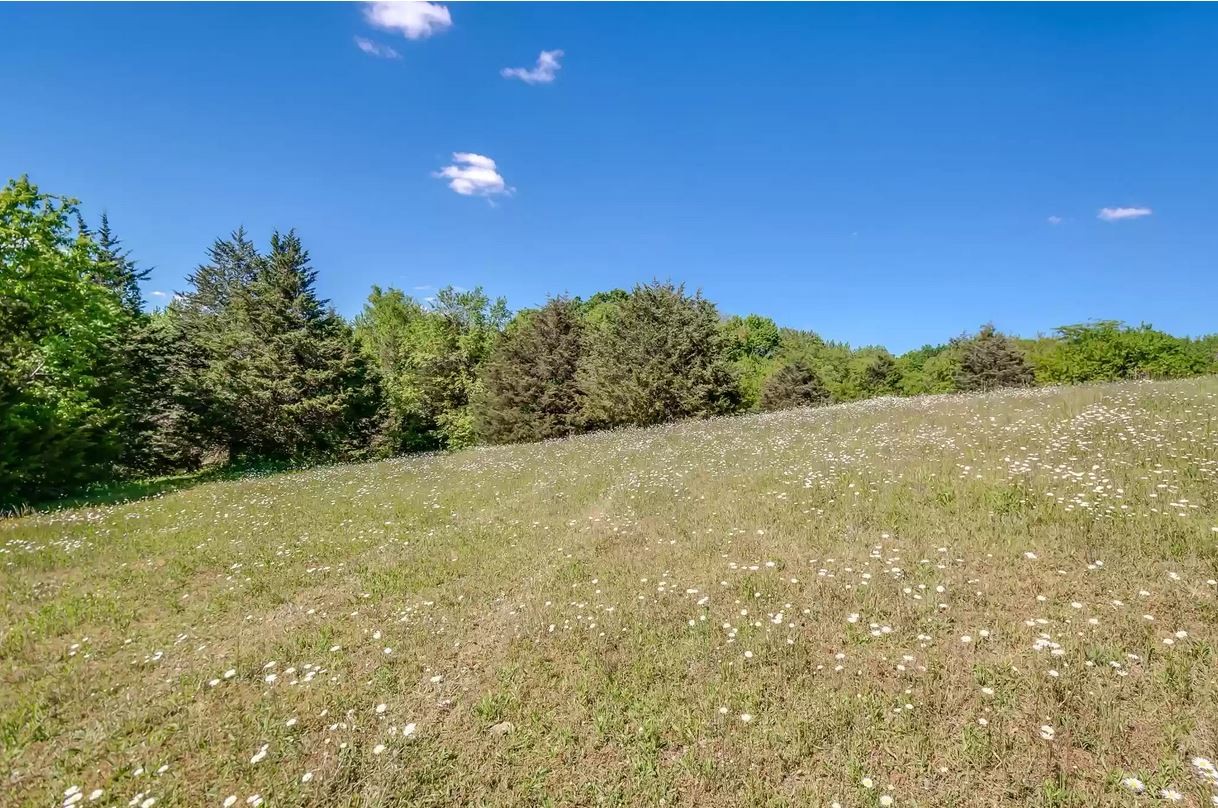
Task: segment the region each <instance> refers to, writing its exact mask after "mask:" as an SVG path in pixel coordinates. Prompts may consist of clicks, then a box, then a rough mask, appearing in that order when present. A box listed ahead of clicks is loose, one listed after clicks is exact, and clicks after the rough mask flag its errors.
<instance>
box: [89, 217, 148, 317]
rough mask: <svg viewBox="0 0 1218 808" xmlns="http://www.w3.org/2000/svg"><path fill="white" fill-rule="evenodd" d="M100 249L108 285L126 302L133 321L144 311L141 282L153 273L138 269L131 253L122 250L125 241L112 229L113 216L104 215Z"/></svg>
mask: <svg viewBox="0 0 1218 808" xmlns="http://www.w3.org/2000/svg"><path fill="white" fill-rule="evenodd" d="M97 249H98V253H99V255H100V259H99V262H98V263H99V264H100V266H101V267H102V272H103V277H104V278H105V283H106V285H108V286H109V287H110V288H111V289H113V290H114V292H115V293H116V294H117V295H118V296H119V298H120V299H121V300H122V301H123V307H124V308H125V309H126V310H127V313H128V314H129V315H130V316H131V317H132V318H139V317H140V315H141V314H143V311H144V294H143V292H142V291H141V290H140V281H144V280H147V279H148V275H149V272H150V270H148V269H146V268H141V267H139V266H138V265H137V264H136V262H135V261H133V260H132V259H131V253H130V251H128V250H125V249H123V246H122V242H121V241H119V239H118V238H117V237H116V236H115V235H114V232H113V231H112V230H111V229H110V217H109V216H107V215H106V214H105V213H102V215H101V224H100V225H99V226H98V228H97Z"/></svg>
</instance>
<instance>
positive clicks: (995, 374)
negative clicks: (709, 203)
mask: <svg viewBox="0 0 1218 808" xmlns="http://www.w3.org/2000/svg"><path fill="white" fill-rule="evenodd" d="M147 274H148V273H147V271H146V270H144V269H142V268H140V267H139V266H138V265H137V264H136V263H135V261H133V260H132V258H131V256H130V253H129V252H128V251H127V250H126V249H125V248H124V247H123V245H122V244H121V242H120V241H119V239H118V237H117V236H116V235H115V233H114V232H113V230H112V229H111V226H110V221H109V218H108V217H106V216H103V217H102V218H101V221H100V223H99V227H98V229H97V231H96V232H95V233H94V232H90V231H89V230H88V228H87V227H86V225H85V222H84V220H83V218H82V217H81V215H80V214H79V212H78V211H77V209H76V207H75V203H74V202H73V201H72V200H69V199H63V198H59V197H54V196H49V195H45V194H41V193H39V191H38V189H37V188H36V187H34V186H33V185H32V184H30V183H29V181H28V180H26V179H24V178H23V179H21V180H15V181H12V182H10V183H9V184H8V185H7V186H6V187H5V188H4V189H3V191H2V192H0V506H5V505H8V506H11V505H14V504H20V503H23V502H29V501H34V500H38V499H45V498H48V497H52V496H59V495H62V494H64V493H66V492H69V491H70V490H73V489H75V488H78V487H80V486H81V485H85V484H89V483H92V482H96V481H100V480H106V479H114V478H122V477H135V476H141V475H152V474H168V473H172V472H176V471H183V470H193V469H197V468H199V467H201V466H204V465H207V464H208V463H215V462H218V461H228V462H232V463H240V464H243V465H245V464H251V463H252V464H262V463H265V462H267V461H270V462H273V463H281V462H282V463H295V462H297V461H323V460H328V459H335V458H352V457H362V456H366V455H368V454H371V453H387V452H397V451H415V450H426V449H451V448H459V447H463V446H468V445H470V444H472V443H475V442H476V441H477V440H482V441H485V442H496V443H497V442H509V441H526V440H541V439H547V438H552V437H561V436H565V435H572V434H576V433H578V432H581V431H583V430H585V429H592V428H599V427H613V426H618V425H649V424H657V423H662V422H665V421H670V420H673V419H677V418H683V417H690V416H694V417H703V416H710V415H716V414H721V413H731V412H741V411H744V410H750V409H757V408H764V409H767V410H773V409H781V408H784V407H795V406H810V405H817V404H823V403H826V402H828V401H850V400H855V399H860V398H866V397H869V396H878V395H896V394H904V395H916V394H925V393H944V392H952V391H954V390H989V389H994V388H998V387H1010V386H1021V385H1027V384H1031V383H1033V382H1036V383H1040V384H1055V383H1070V382H1089V381H1111V380H1119V379H1143V378H1180V377H1185V376H1192V375H1197V374H1201V373H1214V372H1218V335H1210V336H1206V337H1201V338H1197V339H1189V338H1182V337H1175V336H1172V335H1170V334H1167V333H1164V332H1162V331H1158V330H1156V329H1154V328H1151V327H1150V326H1149V325H1142V326H1139V327H1136V328H1133V327H1128V326H1125V325H1124V324H1122V323H1120V322H1116V321H1100V322H1095V323H1088V324H1084V325H1070V326H1062V327H1061V328H1059V329H1058V330H1057V332H1056V333H1055V334H1054V335H1052V336H1046V337H1040V338H1037V339H1033V340H1018V339H1013V338H1010V337H1006V336H1004V335H1002V334H1000V333H999V332H997V331H996V330H995V329H994V328H993V326H989V325H987V326H983V327H982V328H981V330H980V331H979V332H978V333H977V334H975V335H973V336H967V337H960V338H957V339H955V340H952V341H951V343H950V344H947V345H926V346H923V347H922V348H919V349H916V350H913V351H909V352H908V353H906V354H904V355H902V356H901V357H899V358H897V357H894V356H893V355H892V354H890V353H889V352H888V351H887V350H885V349H883V348H881V347H876V346H870V347H863V348H858V349H854V348H851V347H850V346H849V345H846V344H844V343H836V342H827V341H825V340H823V339H821V338H820V337H819V336H818V335H816V334H814V333H812V332H810V331H797V330H792V329H780V328H778V327H777V325H776V324H775V323H774V322H773V321H772V320H770V319H769V318H766V317H761V316H758V315H753V314H750V315H747V316H744V317H730V318H727V319H725V320H721V319H720V318H719V316H718V314H717V312H716V309H715V306H714V305H713V304H712V303H710V302H709V301H707V300H705V299H703V298H702V297H701V296H700V295H698V294H695V295H687V294H686V293H685V291H684V288H683V287H681V286H676V285H673V284H671V283H658V282H657V283H652V284H647V285H642V286H638V287H635V289H634V290H633V291H631V292H626V291H623V290H621V289H613V290H610V291H607V292H598V293H596V294H594V295H592V296H591V297H590V298H588V299H587V300H580V299H578V298H575V299H567V298H557V299H554V300H551V301H549V302H548V303H547V304H546V305H545V306H543V307H541V308H539V309H535V310H527V311H522V312H520V313H519V314H518V315H517V317H516V318H515V319H514V320H512V321H511V322H510V323H509V313H508V309H507V304H506V302H505V301H504V300H503V299H498V300H491V299H490V298H489V297H488V296H487V295H486V294H485V293H483V291H482V290H481V289H475V290H474V291H472V292H471V291H462V290H458V289H455V288H452V287H450V288H447V289H443V290H441V291H440V292H438V293H437V294H436V296H435V297H434V298H429V299H428V301H427V302H426V303H420V302H418V301H415V300H414V299H412V298H410V297H408V296H406V295H405V294H403V293H402V292H400V291H398V290H396V289H388V290H385V291H382V290H381V289H379V288H377V287H373V290H372V294H371V296H370V297H369V299H368V303H367V305H366V306H365V308H364V311H363V312H362V313H361V314H360V316H359V317H358V318H357V319H356V321H355V324H354V328H352V327H351V326H349V325H348V324H347V323H346V321H344V320H343V319H342V318H341V317H339V316H338V314H337V313H336V312H335V311H334V310H333V309H332V308H330V307H329V305H328V304H327V303H326V301H324V300H322V299H320V298H319V297H318V295H317V292H316V291H315V282H316V273H315V271H314V270H313V268H312V266H311V264H310V261H309V256H308V253H307V252H306V251H305V249H304V247H303V246H302V245H301V242H300V239H299V238H298V237H297V235H296V234H295V232H292V231H289V232H288V233H286V234H280V233H275V234H273V235H272V238H271V243H270V250H269V252H268V253H267V254H266V255H262V254H260V253H259V251H258V249H257V248H256V247H255V245H254V244H253V242H251V241H250V239H249V238H248V237H247V236H246V234H245V232H244V230H240V229H239V230H237V231H236V232H234V233H233V234H232V235H231V236H230V237H229V238H227V239H220V240H217V241H216V242H215V243H214V244H213V245H212V247H211V249H210V250H209V251H208V256H207V261H206V262H205V263H204V264H202V265H201V266H199V267H198V268H197V269H196V270H195V271H194V272H193V273H192V274H191V275H190V277H189V289H188V290H187V291H186V292H185V293H184V294H182V295H180V296H178V297H177V298H176V299H175V300H174V301H173V302H172V303H170V305H169V306H168V307H167V308H166V309H165V310H164V311H160V312H156V313H154V314H151V315H149V314H148V313H146V312H144V311H143V303H144V301H143V298H142V295H141V294H140V282H141V281H142V280H144V279H145V278H146V277H147Z"/></svg>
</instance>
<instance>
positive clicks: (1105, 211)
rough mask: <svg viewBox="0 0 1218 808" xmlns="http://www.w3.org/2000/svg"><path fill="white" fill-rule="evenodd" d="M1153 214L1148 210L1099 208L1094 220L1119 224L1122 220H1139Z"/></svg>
mask: <svg viewBox="0 0 1218 808" xmlns="http://www.w3.org/2000/svg"><path fill="white" fill-rule="evenodd" d="M1153 212H1154V211H1152V210H1151V209H1150V208H1100V212H1099V213H1098V214H1096V218H1098V219H1103V220H1104V221H1106V222H1119V221H1120V220H1122V219H1141V218H1142V217H1143V216H1149V215H1150V214H1151V213H1153Z"/></svg>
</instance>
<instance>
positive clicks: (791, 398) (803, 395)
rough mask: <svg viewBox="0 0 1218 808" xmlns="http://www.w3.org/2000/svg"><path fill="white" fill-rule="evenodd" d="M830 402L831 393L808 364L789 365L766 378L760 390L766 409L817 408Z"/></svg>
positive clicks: (791, 363) (799, 362)
mask: <svg viewBox="0 0 1218 808" xmlns="http://www.w3.org/2000/svg"><path fill="white" fill-rule="evenodd" d="M827 403H829V391H828V390H827V389H826V388H825V383H824V382H822V381H821V380H820V376H817V375H816V371H814V370H813V369H812V368H811V367H809V366H808V364H807V363H806V362H803V361H801V360H798V359H795V360H792V361H790V362H787V363H786V364H785V365H783V366H782V367H780V368H779V369H778V370H776V371H775V372H774V373H773V374H771V375H770V377H769V378H768V379H766V382H765V386H764V387H762V390H761V408H762V409H763V410H770V411H773V410H785V409H788V408H790V407H816V406H819V405H821V404H827Z"/></svg>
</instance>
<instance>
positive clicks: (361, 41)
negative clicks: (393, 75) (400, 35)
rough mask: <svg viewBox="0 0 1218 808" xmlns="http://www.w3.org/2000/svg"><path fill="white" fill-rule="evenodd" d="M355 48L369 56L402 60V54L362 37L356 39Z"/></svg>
mask: <svg viewBox="0 0 1218 808" xmlns="http://www.w3.org/2000/svg"><path fill="white" fill-rule="evenodd" d="M355 47H357V48H359V49H360V50H362V51H363V52H364V53H366V54H368V55H369V56H376V57H377V58H379V59H401V58H402V54H400V53H398V52H397V51H395V50H394V49H393V48H391V47H389V46H388V45H382V44H380V43H379V42H373V41H372V40H371V39H365V38H364V37H362V36H357V37H356V38H355Z"/></svg>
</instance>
